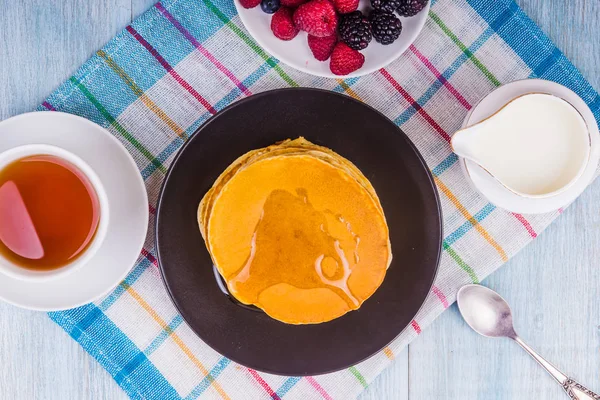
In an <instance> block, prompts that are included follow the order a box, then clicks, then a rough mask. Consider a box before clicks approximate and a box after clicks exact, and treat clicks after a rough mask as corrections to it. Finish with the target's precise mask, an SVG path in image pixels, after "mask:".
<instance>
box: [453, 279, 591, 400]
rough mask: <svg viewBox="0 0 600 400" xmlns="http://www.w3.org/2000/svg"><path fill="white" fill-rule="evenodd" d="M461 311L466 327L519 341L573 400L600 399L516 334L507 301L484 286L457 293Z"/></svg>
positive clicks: (471, 286) (489, 334) (465, 289)
mask: <svg viewBox="0 0 600 400" xmlns="http://www.w3.org/2000/svg"><path fill="white" fill-rule="evenodd" d="M456 300H457V303H458V309H459V310H460V313H461V314H462V316H463V318H464V319H465V321H466V322H467V324H468V325H469V326H470V327H471V328H473V330H474V331H475V332H477V333H479V334H480V335H483V336H487V337H494V338H496V337H507V338H509V339H512V340H514V341H515V342H517V343H518V344H519V345H520V346H521V347H522V348H523V349H524V350H525V351H526V352H527V353H529V355H530V356H531V357H533V359H534V360H536V361H537V362H538V363H539V364H540V365H541V366H542V367H544V368H545V369H546V371H548V373H549V374H550V375H552V377H553V378H554V379H555V380H556V381H557V382H558V383H559V384H560V385H561V386H562V387H563V389H564V390H565V392H566V393H567V395H568V396H569V398H571V399H573V400H600V396H599V395H597V394H595V393H594V392H592V391H591V390H589V389H587V388H585V387H584V386H582V385H580V384H579V383H577V382H575V381H574V380H573V379H571V378H569V377H568V376H566V375H565V374H563V373H562V372H560V371H559V370H558V369H557V368H556V367H555V366H554V365H552V364H550V363H549V362H548V361H546V360H545V359H543V358H542V357H541V356H540V355H539V354H538V353H536V352H535V351H534V350H533V349H532V348H531V347H529V346H528V345H527V344H526V343H525V342H523V340H522V339H521V338H520V337H519V336H518V335H517V333H516V332H515V329H514V327H513V321H512V313H511V310H510V307H509V305H508V303H507V302H506V300H504V299H503V298H502V297H501V296H500V295H499V294H498V293H496V292H494V291H493V290H491V289H488V288H486V287H485V286H481V285H466V286H463V287H462V288H460V290H459V291H458V294H457V298H456Z"/></svg>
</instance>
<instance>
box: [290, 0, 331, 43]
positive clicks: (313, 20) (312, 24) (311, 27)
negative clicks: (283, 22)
mask: <svg viewBox="0 0 600 400" xmlns="http://www.w3.org/2000/svg"><path fill="white" fill-rule="evenodd" d="M294 23H295V24H296V26H297V27H298V29H300V30H303V31H306V32H308V33H309V34H310V35H313V36H317V37H325V36H331V35H333V34H335V31H336V29H337V23H338V17H337V13H336V12H335V8H334V7H333V4H331V3H330V2H329V1H328V0H312V1H309V2H308V3H305V4H302V5H301V6H300V7H298V9H297V10H296V11H295V12H294Z"/></svg>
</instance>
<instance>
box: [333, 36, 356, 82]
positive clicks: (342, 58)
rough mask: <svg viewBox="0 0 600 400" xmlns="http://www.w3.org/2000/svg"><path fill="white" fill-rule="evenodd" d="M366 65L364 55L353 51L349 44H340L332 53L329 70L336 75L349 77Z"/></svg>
mask: <svg viewBox="0 0 600 400" xmlns="http://www.w3.org/2000/svg"><path fill="white" fill-rule="evenodd" d="M364 63H365V56H364V55H362V54H361V53H359V52H358V51H356V50H353V49H351V48H350V47H348V45H347V44H345V43H342V42H339V43H338V44H336V45H335V47H334V49H333V53H331V62H330V64H329V69H331V72H333V73H334V74H336V75H348V74H349V73H351V72H354V71H356V70H357V69H359V68H360V67H362V66H363V64H364Z"/></svg>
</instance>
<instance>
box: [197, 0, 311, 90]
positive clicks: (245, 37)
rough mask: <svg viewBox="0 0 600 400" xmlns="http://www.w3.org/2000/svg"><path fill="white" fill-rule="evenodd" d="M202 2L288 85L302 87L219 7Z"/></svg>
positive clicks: (208, 0)
mask: <svg viewBox="0 0 600 400" xmlns="http://www.w3.org/2000/svg"><path fill="white" fill-rule="evenodd" d="M202 1H203V2H204V4H205V5H206V7H208V9H209V10H210V11H212V12H213V14H215V15H216V16H217V17H219V19H220V20H221V21H223V22H224V23H225V25H226V26H227V27H228V28H229V29H231V30H232V31H233V32H234V33H235V34H236V35H238V36H239V37H240V38H241V39H242V40H243V41H244V43H246V44H247V45H248V46H249V47H250V48H251V49H252V50H254V52H255V53H256V54H258V55H259V56H260V57H261V58H262V59H263V60H265V61H266V62H267V63H268V64H269V65H270V66H271V67H273V69H274V70H275V71H277V73H278V74H279V75H280V76H281V77H282V78H283V80H284V81H286V82H287V84H288V85H290V86H293V87H298V86H300V85H298V84H297V83H296V82H295V81H294V80H293V79H292V78H290V76H289V75H288V74H286V73H285V71H284V70H283V69H281V67H280V66H279V65H277V62H275V60H273V58H272V57H269V55H268V54H267V53H265V51H264V50H263V49H262V48H260V47H258V45H257V44H256V43H254V41H253V40H252V39H250V38H249V37H248V35H246V34H245V33H244V32H243V31H242V30H241V29H240V28H239V27H238V26H237V25H236V24H234V23H233V22H231V20H230V19H229V18H227V16H226V15H225V14H223V13H222V12H221V10H219V9H218V8H217V7H215V5H214V4H213V3H212V2H211V1H210V0H202Z"/></svg>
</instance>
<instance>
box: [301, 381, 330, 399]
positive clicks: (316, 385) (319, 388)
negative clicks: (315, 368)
mask: <svg viewBox="0 0 600 400" xmlns="http://www.w3.org/2000/svg"><path fill="white" fill-rule="evenodd" d="M306 380H307V381H308V383H310V384H311V386H312V387H314V388H315V390H316V391H317V392H319V394H320V395H321V396H323V398H324V399H325V400H333V398H332V397H331V396H330V395H328V394H327V392H326V391H325V389H323V387H322V386H321V385H319V382H317V381H316V380H315V378H313V377H312V376H307V377H306Z"/></svg>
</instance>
